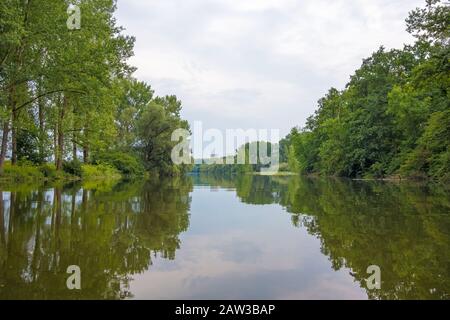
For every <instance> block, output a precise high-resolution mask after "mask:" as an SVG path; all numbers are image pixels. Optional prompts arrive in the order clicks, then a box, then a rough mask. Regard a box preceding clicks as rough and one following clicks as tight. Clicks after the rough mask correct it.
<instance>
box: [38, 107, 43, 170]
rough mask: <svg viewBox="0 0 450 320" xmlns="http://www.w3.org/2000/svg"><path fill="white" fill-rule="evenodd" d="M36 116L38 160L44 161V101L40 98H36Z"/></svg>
mask: <svg viewBox="0 0 450 320" xmlns="http://www.w3.org/2000/svg"><path fill="white" fill-rule="evenodd" d="M38 109H39V110H38V117H39V161H40V162H44V161H45V119H44V102H43V99H42V98H39V100H38Z"/></svg>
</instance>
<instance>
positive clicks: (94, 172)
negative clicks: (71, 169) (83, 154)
mask: <svg viewBox="0 0 450 320" xmlns="http://www.w3.org/2000/svg"><path fill="white" fill-rule="evenodd" d="M81 170H82V177H83V179H105V178H109V179H120V178H121V175H120V172H119V171H118V170H117V169H116V168H113V167H112V166H110V165H107V164H99V165H89V164H84V165H82V166H81Z"/></svg>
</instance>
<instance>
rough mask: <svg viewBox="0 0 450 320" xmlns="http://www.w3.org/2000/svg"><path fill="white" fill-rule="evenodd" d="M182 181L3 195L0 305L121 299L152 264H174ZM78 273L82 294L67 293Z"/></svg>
mask: <svg viewBox="0 0 450 320" xmlns="http://www.w3.org/2000/svg"><path fill="white" fill-rule="evenodd" d="M191 191H192V183H191V181H190V180H187V179H176V180H172V181H155V182H146V183H142V182H137V183H122V184H119V185H116V186H114V187H112V188H111V187H106V188H104V187H102V186H101V187H97V186H95V187H94V188H93V189H91V188H90V187H85V188H83V187H81V186H76V185H74V186H70V187H65V188H62V187H56V188H52V189H44V188H38V189H37V190H35V189H32V188H29V189H27V188H25V189H24V188H22V189H16V190H13V191H11V192H0V195H1V197H2V198H3V199H2V198H0V200H3V201H0V241H1V242H0V299H16V298H20V299H77V298H83V299H123V298H127V297H130V296H132V294H131V292H129V281H130V278H131V277H132V275H133V274H137V273H141V272H143V271H145V270H147V269H148V268H149V266H150V265H151V264H152V258H153V257H155V256H157V255H160V256H161V257H163V258H167V259H175V251H176V250H177V249H178V248H179V247H180V240H179V235H180V233H181V232H183V231H186V230H187V228H188V226H189V206H190V197H189V193H190V192H191ZM70 265H78V266H80V268H81V275H82V290H81V291H76V290H75V291H70V290H68V289H67V288H66V280H67V277H68V276H69V275H68V274H67V273H66V270H67V267H68V266H70Z"/></svg>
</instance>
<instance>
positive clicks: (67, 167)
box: [63, 160, 83, 177]
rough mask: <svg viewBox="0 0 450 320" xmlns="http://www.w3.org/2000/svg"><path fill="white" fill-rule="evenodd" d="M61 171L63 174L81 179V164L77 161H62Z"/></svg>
mask: <svg viewBox="0 0 450 320" xmlns="http://www.w3.org/2000/svg"><path fill="white" fill-rule="evenodd" d="M63 171H64V172H65V173H68V174H71V175H73V176H77V177H81V176H82V175H83V170H82V169H81V162H80V161H77V160H72V161H64V162H63Z"/></svg>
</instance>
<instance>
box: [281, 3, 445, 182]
mask: <svg viewBox="0 0 450 320" xmlns="http://www.w3.org/2000/svg"><path fill="white" fill-rule="evenodd" d="M426 2H427V4H426V7H425V8H424V9H416V10H414V11H412V12H411V13H410V14H409V17H408V18H407V19H406V23H407V31H408V32H409V33H411V34H412V35H413V36H414V37H415V38H416V39H417V41H416V42H415V43H414V45H406V46H405V47H404V48H403V49H401V50H397V49H394V50H386V49H385V48H383V47H381V48H380V49H379V50H378V51H376V52H375V53H373V54H372V56H370V57H369V58H367V59H365V60H364V62H363V64H362V66H361V67H360V68H359V69H358V70H356V72H355V73H354V74H353V75H352V76H351V79H350V82H349V83H348V84H347V85H346V87H345V89H344V90H337V89H335V88H332V89H330V90H329V92H328V93H327V94H326V95H325V97H323V98H322V99H320V100H319V102H318V109H317V111H316V113H315V114H314V115H313V116H311V117H310V118H309V119H308V120H307V123H306V126H305V127H304V128H294V129H293V130H292V132H291V134H290V135H288V136H287V137H286V138H285V139H283V140H282V141H281V143H280V150H281V160H282V161H287V162H289V166H290V168H291V170H293V171H300V172H303V173H308V174H311V173H314V174H323V175H335V176H345V177H351V178H362V177H364V178H384V177H394V176H395V177H416V178H419V177H420V178H433V179H436V180H441V181H448V180H450V151H449V144H450V97H449V86H450V60H449V59H450V50H449V49H450V48H449V46H450V23H449V22H450V6H449V5H448V3H445V1H441V0H427V1H426Z"/></svg>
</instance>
